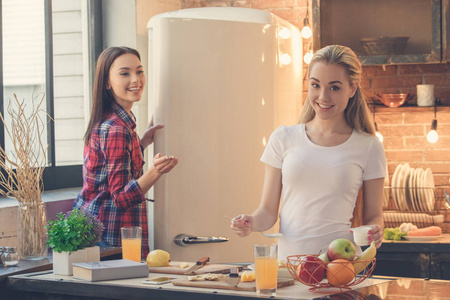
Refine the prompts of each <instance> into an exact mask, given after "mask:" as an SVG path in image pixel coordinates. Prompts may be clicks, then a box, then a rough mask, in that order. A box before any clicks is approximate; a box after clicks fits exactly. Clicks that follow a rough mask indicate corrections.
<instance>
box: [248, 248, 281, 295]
mask: <svg viewBox="0 0 450 300" xmlns="http://www.w3.org/2000/svg"><path fill="white" fill-rule="evenodd" d="M254 250H255V276H256V292H257V293H258V294H274V293H276V291H277V274H278V245H277V244H271V245H269V244H265V245H255V246H254Z"/></svg>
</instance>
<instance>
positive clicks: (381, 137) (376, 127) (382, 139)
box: [375, 122, 384, 143]
mask: <svg viewBox="0 0 450 300" xmlns="http://www.w3.org/2000/svg"><path fill="white" fill-rule="evenodd" d="M375 136H376V137H377V138H378V139H379V140H380V142H381V143H382V142H383V141H384V138H383V135H382V134H381V133H380V132H379V131H378V125H377V122H375Z"/></svg>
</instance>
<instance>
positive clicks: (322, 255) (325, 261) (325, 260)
mask: <svg viewBox="0 0 450 300" xmlns="http://www.w3.org/2000/svg"><path fill="white" fill-rule="evenodd" d="M319 258H320V259H321V260H322V261H323V262H324V263H325V264H327V263H329V262H330V259H329V258H328V253H326V252H324V253H322V254H320V255H319Z"/></svg>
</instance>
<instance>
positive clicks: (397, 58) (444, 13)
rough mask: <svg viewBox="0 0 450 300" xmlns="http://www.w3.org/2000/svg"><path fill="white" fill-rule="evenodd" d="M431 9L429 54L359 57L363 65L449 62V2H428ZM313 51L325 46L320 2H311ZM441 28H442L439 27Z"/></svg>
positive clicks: (431, 0) (319, 0) (449, 0)
mask: <svg viewBox="0 0 450 300" xmlns="http://www.w3.org/2000/svg"><path fill="white" fill-rule="evenodd" d="M429 1H430V3H431V9H432V12H431V13H432V23H433V24H432V26H431V27H432V38H431V52H430V53H424V54H405V55H373V56H359V59H360V61H361V63H362V64H363V65H386V64H411V63H440V62H444V61H449V60H450V48H449V46H450V45H448V44H449V43H450V42H449V41H450V24H449V23H450V7H449V5H450V0H429ZM312 15H313V22H312V24H313V25H312V26H313V38H314V41H313V50H314V51H317V50H319V49H320V48H322V47H324V46H326V45H322V41H321V33H320V32H321V19H320V18H321V0H312ZM441 26H442V27H441Z"/></svg>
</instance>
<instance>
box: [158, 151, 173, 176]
mask: <svg viewBox="0 0 450 300" xmlns="http://www.w3.org/2000/svg"><path fill="white" fill-rule="evenodd" d="M177 163H178V158H176V157H175V156H162V155H161V153H158V154H156V155H155V157H154V158H153V166H154V167H155V169H156V171H157V172H158V173H169V172H170V171H171V170H172V169H173V168H174V167H175V166H176V165H177Z"/></svg>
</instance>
